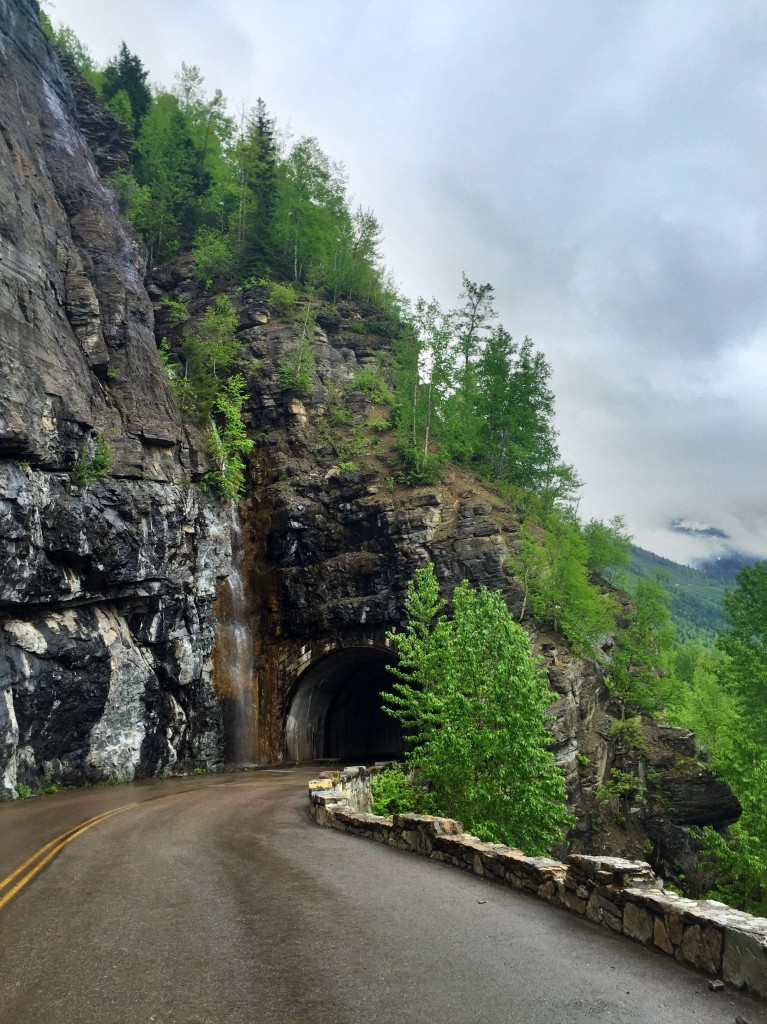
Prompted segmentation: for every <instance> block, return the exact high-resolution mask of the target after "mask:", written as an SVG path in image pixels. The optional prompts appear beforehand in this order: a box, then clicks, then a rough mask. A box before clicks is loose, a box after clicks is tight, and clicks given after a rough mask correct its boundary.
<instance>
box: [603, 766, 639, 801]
mask: <svg viewBox="0 0 767 1024" xmlns="http://www.w3.org/2000/svg"><path fill="white" fill-rule="evenodd" d="M643 789H644V783H643V782H642V780H641V779H640V778H639V776H638V775H634V774H633V772H624V771H621V769H620V768H611V769H610V774H609V776H608V777H607V778H606V779H605V780H604V782H603V783H602V785H601V786H600V787H599V789H598V790H597V791H596V797H597V800H599V801H600V803H603V804H609V803H610V801H611V800H612V799H613V797H617V798H618V799H619V800H627V801H631V800H635V799H637V798H638V797H639V796H641V794H642V791H643Z"/></svg>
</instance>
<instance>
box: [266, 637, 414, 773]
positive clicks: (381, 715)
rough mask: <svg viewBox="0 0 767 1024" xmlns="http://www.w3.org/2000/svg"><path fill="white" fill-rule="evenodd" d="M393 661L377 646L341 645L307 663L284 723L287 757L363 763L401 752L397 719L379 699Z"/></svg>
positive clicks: (389, 680) (387, 686) (388, 682)
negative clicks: (345, 646) (342, 646)
mask: <svg viewBox="0 0 767 1024" xmlns="http://www.w3.org/2000/svg"><path fill="white" fill-rule="evenodd" d="M395 661H396V658H395V657H394V655H393V654H392V653H391V652H390V651H387V650H382V649H381V648H375V647H347V648H343V649H341V650H338V651H334V652H333V653H332V654H327V655H325V657H323V658H320V659H319V661H317V662H315V664H313V665H310V666H309V668H308V669H307V670H306V671H305V672H304V673H303V675H302V676H301V677H300V679H299V680H298V684H297V686H296V689H295V692H294V694H293V698H292V700H291V702H290V708H289V710H288V716H287V719H286V722H285V754H286V757H287V759H288V760H289V761H315V760H318V759H323V758H339V759H341V760H347V761H350V762H352V761H360V762H366V761H375V760H384V759H387V758H393V757H399V756H401V754H402V751H403V743H402V731H401V729H400V726H399V722H398V721H397V720H396V719H395V718H392V716H391V715H388V714H386V712H385V711H384V710H383V707H382V701H381V693H382V692H386V691H390V690H391V687H392V683H393V682H394V681H395V679H394V676H392V674H391V672H389V671H387V668H386V666H387V665H392V664H394V662H395Z"/></svg>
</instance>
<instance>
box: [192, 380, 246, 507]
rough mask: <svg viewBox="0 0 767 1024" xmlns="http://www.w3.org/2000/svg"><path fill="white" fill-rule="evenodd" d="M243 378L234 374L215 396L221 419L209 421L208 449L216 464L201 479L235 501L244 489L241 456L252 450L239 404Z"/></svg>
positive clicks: (243, 388) (228, 498)
mask: <svg viewBox="0 0 767 1024" xmlns="http://www.w3.org/2000/svg"><path fill="white" fill-rule="evenodd" d="M245 387H246V385H245V378H244V377H243V376H242V374H240V373H236V374H234V375H233V376H232V377H230V378H229V379H228V380H227V381H226V382H225V384H224V385H223V386H222V387H221V390H220V391H219V393H218V395H217V396H216V412H217V413H219V415H220V417H221V419H222V423H221V426H218V425H217V424H216V423H215V422H211V427H210V451H211V454H212V456H213V458H214V459H215V461H216V464H217V468H216V470H215V471H214V472H212V473H206V474H205V477H204V482H205V483H206V484H207V485H209V486H211V487H212V488H213V489H214V490H215V491H216V493H217V494H218V495H219V497H221V498H223V499H224V500H225V501H235V500H236V499H237V498H240V497H241V496H242V494H243V493H244V490H245V460H244V456H245V455H247V453H248V452H250V451H252V449H253V445H254V442H253V441H251V440H250V439H249V438H248V436H247V434H246V431H245V424H244V423H243V421H242V406H243V403H244V401H245Z"/></svg>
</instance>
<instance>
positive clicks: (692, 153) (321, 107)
mask: <svg viewBox="0 0 767 1024" xmlns="http://www.w3.org/2000/svg"><path fill="white" fill-rule="evenodd" d="M46 7H47V9H48V11H49V13H50V15H51V17H52V19H53V21H54V22H58V21H62V22H64V23H66V24H69V25H71V27H72V28H74V29H75V31H76V32H77V34H78V35H79V36H80V38H81V39H82V40H83V41H84V42H85V43H86V44H87V45H88V46H89V48H90V50H91V52H92V53H93V55H94V57H95V58H96V59H97V60H99V61H103V60H105V59H106V58H108V57H109V56H111V55H113V54H114V53H115V52H116V51H117V48H118V46H119V44H120V41H121V40H122V39H124V40H125V41H126V43H127V44H128V47H129V48H130V49H131V50H132V51H133V52H135V53H137V54H138V55H139V56H140V57H141V59H142V60H143V62H144V65H145V67H147V68H148V69H149V72H150V79H151V80H152V81H154V82H156V83H161V84H163V85H170V84H172V79H173V74H174V72H176V71H177V70H179V68H180V66H181V62H182V61H185V62H186V63H187V64H197V65H198V66H199V68H200V70H201V72H202V73H203V74H204V76H205V79H206V84H207V85H208V86H209V87H210V89H211V91H212V90H213V89H214V88H221V89H222V90H223V92H224V94H225V95H226V96H227V97H228V98H229V101H230V104H229V106H230V111H232V112H233V111H235V110H236V109H238V108H239V107H241V106H242V104H243V103H244V104H245V105H246V106H251V105H252V104H254V103H255V101H256V99H257V97H259V96H262V97H263V98H264V99H265V101H266V103H267V107H268V108H269V110H270V112H271V113H272V114H273V115H274V116H275V117H276V119H277V122H278V124H279V125H280V126H282V127H283V128H290V130H291V131H292V132H293V134H294V135H295V136H297V137H298V136H302V135H315V136H317V138H318V140H319V142H320V145H321V146H322V147H323V149H325V151H326V152H327V153H328V154H329V155H330V156H331V157H333V158H334V159H336V160H341V161H343V163H344V164H345V165H346V169H347V171H348V173H349V177H350V188H351V191H352V193H353V194H354V196H355V200H356V201H358V202H361V203H362V204H363V205H364V206H366V207H368V206H369V207H372V208H373V209H374V210H375V212H376V214H377V216H378V218H379V220H380V221H381V222H382V223H383V226H384V234H385V243H384V248H385V254H386V262H387V264H388V265H389V267H390V268H391V270H392V271H393V272H394V276H395V278H396V279H397V280H398V282H399V284H400V286H401V288H402V290H403V291H404V293H405V294H406V295H408V296H410V297H411V298H415V297H417V296H418V295H424V296H426V297H431V296H432V295H434V296H436V297H437V298H438V299H439V300H440V301H441V302H443V303H444V304H445V305H448V306H449V305H451V304H453V303H454V302H455V301H456V299H457V295H458V292H459V291H460V285H461V273H462V272H463V271H465V272H466V274H467V275H468V276H469V277H470V278H471V279H472V280H475V281H478V282H485V281H489V282H491V283H492V284H493V285H494V286H495V288H496V293H497V299H498V301H497V303H496V305H497V308H498V309H499V311H500V313H501V319H502V321H503V323H504V324H505V325H506V327H507V328H508V329H509V330H510V331H511V332H512V334H513V335H514V336H515V337H517V338H518V339H520V340H521V339H522V338H523V337H524V336H525V335H530V336H531V337H532V339H533V341H534V342H535V344H536V346H537V347H538V348H540V349H542V350H543V351H544V352H545V353H546V355H547V357H548V359H549V361H550V362H551V364H552V366H553V371H554V372H553V385H554V390H555V392H556V395H557V425H558V428H559V431H560V447H561V450H562V453H563V455H564V457H565V459H566V460H567V461H569V462H572V463H573V464H574V465H575V466H576V468H577V470H578V471H579V473H580V475H581V476H582V478H583V479H584V480H585V487H584V489H583V495H582V499H581V505H580V512H581V514H582V516H584V517H585V518H590V517H591V516H596V517H599V518H609V517H610V516H612V515H613V514H615V513H622V514H624V515H625V516H626V518H627V520H628V523H629V527H630V529H631V531H632V533H633V534H634V536H635V539H636V540H637V542H638V543H640V544H642V545H643V546H644V547H648V548H650V549H651V550H654V551H657V552H658V553H659V554H663V555H666V556H667V557H671V558H675V559H677V560H680V561H689V560H691V559H694V558H696V557H700V556H701V555H703V554H705V553H706V552H708V551H711V550H712V548H713V547H714V546H715V545H723V544H730V545H732V546H733V547H737V548H739V549H741V550H745V551H748V552H751V553H754V554H757V555H761V556H767V491H766V488H767V474H766V473H765V469H766V464H767V456H766V455H765V439H766V438H767V290H766V289H765V283H766V282H767V273H766V272H767V230H766V229H767V219H766V209H767V206H766V204H767V131H766V130H765V128H766V125H765V120H766V118H765V113H766V112H767V60H766V59H765V57H766V56H767V5H765V4H764V0H655V2H652V0H581V2H579V3H572V2H570V0H536V2H533V0H474V2H473V3H471V4H468V3H466V0H461V2H460V3H459V2H457V0H379V2H377V3H374V2H373V0H356V2H354V0H314V2H313V3H309V2H307V0H271V2H264V0H250V2H246V0H216V2H215V3H214V2H213V0H98V2H95V0H55V4H54V3H49V4H47V5H46ZM677 518H681V519H684V520H687V521H690V522H692V523H698V524H701V525H703V526H706V525H709V526H714V527H716V528H718V529H719V530H720V531H723V532H724V533H726V534H727V535H728V540H727V541H722V540H721V539H719V540H717V541H713V540H711V539H707V540H704V539H702V538H700V537H695V536H692V535H690V534H688V533H685V534H682V533H679V532H672V531H670V530H669V529H668V523H669V521H671V520H673V519H677Z"/></svg>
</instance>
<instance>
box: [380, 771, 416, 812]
mask: <svg viewBox="0 0 767 1024" xmlns="http://www.w3.org/2000/svg"><path fill="white" fill-rule="evenodd" d="M370 792H371V796H372V802H371V810H372V812H373V814H383V815H385V816H386V817H387V818H390V817H391V816H392V815H394V814H411V813H414V812H417V811H418V808H419V806H420V795H421V790H420V787H418V786H416V785H415V784H414V783H413V781H412V779H411V778H410V776H409V775H408V774H407V773H406V772H405V770H404V769H403V767H402V765H401V764H397V763H396V762H395V763H394V764H393V765H391V767H390V768H387V769H386V771H383V772H381V773H380V774H379V775H374V776H373V779H372V781H371V783H370Z"/></svg>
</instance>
